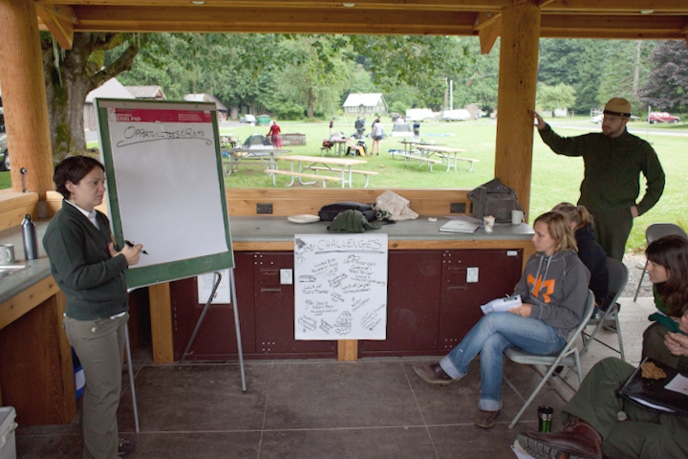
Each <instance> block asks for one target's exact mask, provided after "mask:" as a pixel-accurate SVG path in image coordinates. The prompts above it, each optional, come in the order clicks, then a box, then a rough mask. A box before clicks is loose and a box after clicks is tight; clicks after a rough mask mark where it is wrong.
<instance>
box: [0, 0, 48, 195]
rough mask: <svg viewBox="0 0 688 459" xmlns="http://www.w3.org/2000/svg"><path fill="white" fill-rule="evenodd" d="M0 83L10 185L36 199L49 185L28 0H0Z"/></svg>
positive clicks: (36, 40) (37, 50)
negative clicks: (22, 178) (23, 169)
mask: <svg viewBox="0 0 688 459" xmlns="http://www.w3.org/2000/svg"><path fill="white" fill-rule="evenodd" d="M0 24H2V27H0V86H2V104H3V108H4V109H5V123H6V125H7V145H8V149H9V152H10V162H11V165H12V167H11V176H12V189H13V190H15V191H23V190H22V186H21V173H20V170H21V169H22V168H26V178H25V186H26V188H27V189H28V190H29V191H32V192H36V193H38V195H39V199H40V200H41V201H44V200H45V192H46V191H47V190H52V189H53V188H54V186H53V183H52V175H53V161H52V152H51V146H50V124H49V121H48V105H47V99H46V95H45V83H44V81H43V61H42V59H41V43H40V36H39V34H38V23H37V21H36V7H35V4H34V2H33V0H0Z"/></svg>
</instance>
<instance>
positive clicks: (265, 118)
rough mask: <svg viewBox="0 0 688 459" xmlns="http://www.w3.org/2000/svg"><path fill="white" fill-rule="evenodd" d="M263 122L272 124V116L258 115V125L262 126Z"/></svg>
mask: <svg viewBox="0 0 688 459" xmlns="http://www.w3.org/2000/svg"><path fill="white" fill-rule="evenodd" d="M263 124H265V125H268V124H270V117H269V116H268V115H259V116H256V126H260V125H263Z"/></svg>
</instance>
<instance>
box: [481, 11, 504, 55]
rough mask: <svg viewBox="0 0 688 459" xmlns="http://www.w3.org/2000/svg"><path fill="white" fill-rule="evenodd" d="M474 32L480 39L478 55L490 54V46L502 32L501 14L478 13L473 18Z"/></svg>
mask: <svg viewBox="0 0 688 459" xmlns="http://www.w3.org/2000/svg"><path fill="white" fill-rule="evenodd" d="M475 30H476V31H477V32H478V37H480V53H481V54H490V50H491V49H492V46H493V45H494V44H495V41H497V37H498V36H499V34H500V32H501V31H502V13H501V12H499V13H492V12H491V11H488V12H487V13H478V15H477V17H476V18H475Z"/></svg>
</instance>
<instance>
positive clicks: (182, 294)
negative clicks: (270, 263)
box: [170, 252, 256, 360]
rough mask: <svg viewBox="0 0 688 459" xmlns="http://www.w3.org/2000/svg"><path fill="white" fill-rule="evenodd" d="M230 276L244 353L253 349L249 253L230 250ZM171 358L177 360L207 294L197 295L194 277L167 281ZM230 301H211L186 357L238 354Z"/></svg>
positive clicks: (251, 282) (209, 358)
mask: <svg viewBox="0 0 688 459" xmlns="http://www.w3.org/2000/svg"><path fill="white" fill-rule="evenodd" d="M234 264H235V268H234V276H235V279H236V283H237V287H236V293H237V305H238V309H239V318H240V320H239V323H240V324H241V338H242V339H241V346H242V350H243V351H244V354H253V353H255V352H256V350H255V323H254V306H253V257H252V256H250V254H248V253H245V252H236V253H235V254H234ZM170 297H171V301H172V330H173V341H174V359H175V360H180V359H181V357H182V354H183V352H184V349H186V346H187V344H188V342H189V339H190V338H191V335H192V333H193V330H194V327H195V326H196V323H197V322H198V319H199V317H200V316H201V313H202V312H203V307H204V306H205V302H206V301H208V299H207V298H198V288H197V281H196V278H195V277H193V278H189V279H183V280H180V281H175V282H171V283H170ZM236 342H237V341H236V331H235V326H234V310H233V307H232V305H231V304H211V305H210V307H209V308H208V312H207V313H206V316H205V318H204V319H203V323H202V324H201V326H200V328H199V329H198V333H197V335H196V339H195V340H194V342H193V344H192V346H191V349H190V351H189V355H188V356H187V360H225V359H236V358H238V351H237V345H236Z"/></svg>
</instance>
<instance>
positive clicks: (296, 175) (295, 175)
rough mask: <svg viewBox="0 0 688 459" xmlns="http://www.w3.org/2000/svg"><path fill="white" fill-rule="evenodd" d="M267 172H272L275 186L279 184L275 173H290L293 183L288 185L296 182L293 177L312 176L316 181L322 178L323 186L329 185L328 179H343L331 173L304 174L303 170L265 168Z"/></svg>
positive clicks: (331, 180)
mask: <svg viewBox="0 0 688 459" xmlns="http://www.w3.org/2000/svg"><path fill="white" fill-rule="evenodd" d="M265 172H266V173H268V174H272V179H273V183H274V184H275V186H277V182H275V175H289V176H291V177H292V180H291V183H290V184H289V185H287V186H291V185H292V184H293V183H294V178H293V177H299V178H310V179H314V180H315V182H317V181H318V180H322V184H323V188H326V187H327V185H326V183H327V182H328V181H330V182H333V181H334V182H341V181H342V178H341V177H333V176H330V175H318V174H317V173H316V174H304V173H303V172H291V171H281V170H278V169H265ZM315 182H313V183H315Z"/></svg>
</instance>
